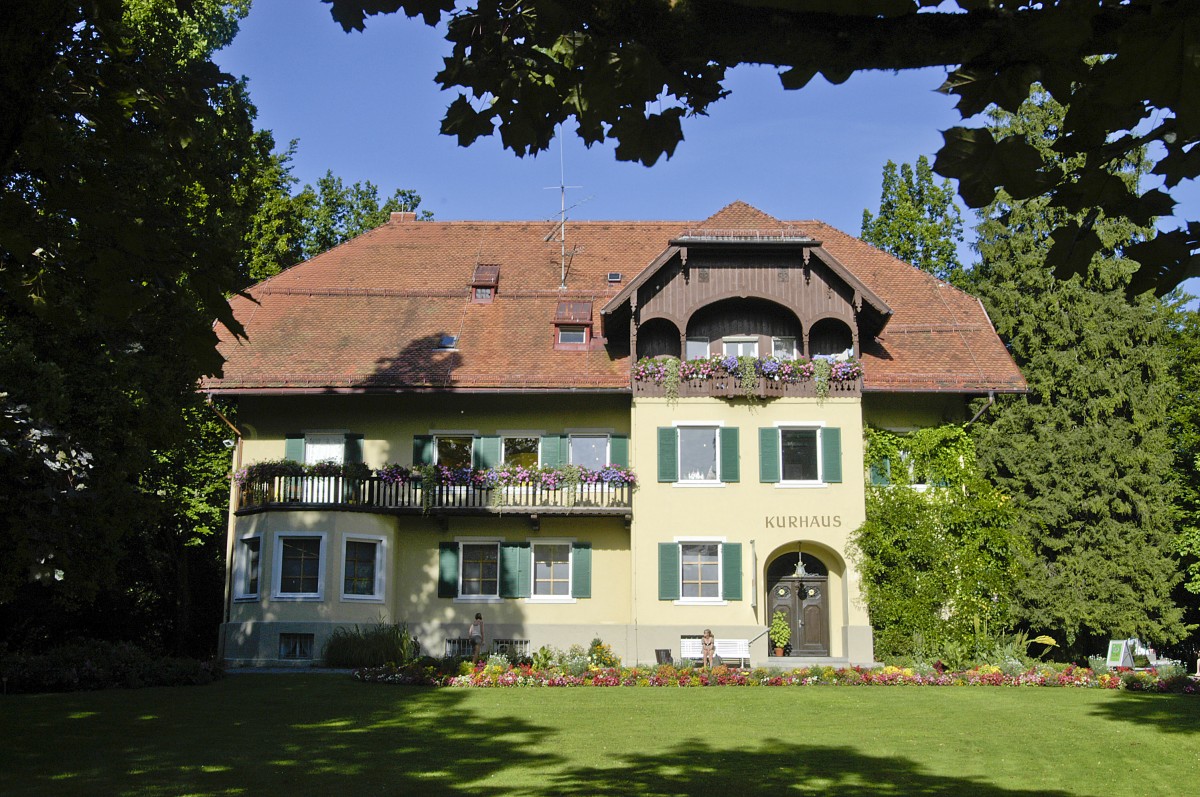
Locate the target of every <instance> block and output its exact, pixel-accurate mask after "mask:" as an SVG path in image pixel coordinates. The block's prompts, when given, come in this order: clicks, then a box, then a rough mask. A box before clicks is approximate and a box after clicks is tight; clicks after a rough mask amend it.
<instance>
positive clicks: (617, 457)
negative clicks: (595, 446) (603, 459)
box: [608, 434, 629, 468]
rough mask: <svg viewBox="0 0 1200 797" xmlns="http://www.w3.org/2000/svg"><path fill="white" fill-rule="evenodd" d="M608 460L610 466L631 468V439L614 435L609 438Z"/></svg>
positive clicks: (621, 435)
mask: <svg viewBox="0 0 1200 797" xmlns="http://www.w3.org/2000/svg"><path fill="white" fill-rule="evenodd" d="M608 458H609V460H610V462H609V463H608V464H610V465H620V466H621V467H622V468H628V467H629V438H628V437H627V436H626V435H623V434H614V435H612V436H611V437H609V438H608Z"/></svg>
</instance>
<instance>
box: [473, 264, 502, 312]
mask: <svg viewBox="0 0 1200 797" xmlns="http://www.w3.org/2000/svg"><path fill="white" fill-rule="evenodd" d="M499 285H500V266H499V265H498V264H496V263H479V264H477V265H476V266H475V274H474V275H473V276H472V277H471V301H472V302H474V303H475V304H491V302H492V300H493V299H495V298H496V288H497V287H499Z"/></svg>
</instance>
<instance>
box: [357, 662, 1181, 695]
mask: <svg viewBox="0 0 1200 797" xmlns="http://www.w3.org/2000/svg"><path fill="white" fill-rule="evenodd" d="M354 678H355V679H357V680H359V681H363V682H365V683H390V684H408V685H422V686H448V687H460V688H471V687H554V686H566V687H595V686H641V687H650V686H669V687H694V686H748V687H752V686H815V685H828V686H1041V687H1054V686H1057V687H1075V688H1081V689H1127V690H1129V691H1145V692H1174V693H1180V694H1195V693H1196V691H1197V684H1196V683H1195V682H1193V681H1192V680H1191V679H1189V678H1188V677H1187V676H1180V675H1175V674H1172V675H1165V676H1160V675H1159V673H1158V672H1157V671H1155V670H1137V671H1135V670H1125V669H1116V670H1113V671H1111V672H1107V673H1096V672H1094V671H1092V670H1090V669H1088V668H1087V667H1076V666H1074V665H1066V666H1062V665H1051V664H1046V665H1040V666H1037V667H1032V668H1030V669H1029V670H1027V671H1025V672H1021V673H1017V674H1006V673H1004V672H1002V671H1001V670H1000V669H999V668H997V667H990V666H984V667H978V668H976V669H973V670H967V671H964V672H943V673H937V672H931V673H918V672H917V671H915V670H913V669H911V668H901V667H881V668H875V669H866V668H862V667H847V668H841V669H835V668H834V667H828V666H825V667H801V668H797V669H792V670H779V669H775V668H762V667H759V668H755V669H745V670H744V669H736V668H731V667H725V666H720V667H714V668H712V669H711V670H704V669H699V668H692V667H677V666H674V665H670V664H660V665H657V666H651V667H590V668H588V670H587V671H586V672H584V673H583V674H581V675H571V674H568V673H567V672H565V671H564V670H563V669H562V668H559V667H550V668H544V669H535V668H534V667H533V666H532V665H529V664H520V665H517V666H500V665H497V664H495V663H493V662H489V663H486V664H485V663H482V662H481V663H479V664H476V665H474V667H473V668H470V670H469V672H466V673H463V674H454V673H446V672H444V669H440V668H438V667H436V666H433V665H429V664H425V665H416V666H409V667H397V666H394V665H385V666H383V667H370V668H364V669H360V670H357V671H355V673H354Z"/></svg>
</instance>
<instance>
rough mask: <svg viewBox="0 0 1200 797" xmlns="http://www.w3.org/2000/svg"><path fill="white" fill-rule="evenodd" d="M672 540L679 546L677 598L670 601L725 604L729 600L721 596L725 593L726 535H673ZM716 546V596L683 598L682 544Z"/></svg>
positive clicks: (689, 604)
mask: <svg viewBox="0 0 1200 797" xmlns="http://www.w3.org/2000/svg"><path fill="white" fill-rule="evenodd" d="M672 542H674V543H675V544H676V545H678V546H679V572H678V573H676V575H677V576H678V578H679V596H680V597H679V599H678V600H676V601H672V605H674V606H727V605H729V601H727V600H725V599H724V598H722V597H721V596H722V595H724V594H725V543H727V542H729V538H728V537H675V538H674V539H673V540H672ZM713 544H715V545H716V546H717V597H715V598H685V597H683V546H685V545H713Z"/></svg>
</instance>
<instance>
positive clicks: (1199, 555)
mask: <svg viewBox="0 0 1200 797" xmlns="http://www.w3.org/2000/svg"><path fill="white" fill-rule="evenodd" d="M1181 315H1182V319H1181V323H1180V324H1179V326H1178V327H1177V328H1176V329H1175V330H1174V331H1173V334H1172V349H1173V350H1174V352H1175V356H1176V365H1175V373H1176V374H1177V375H1178V379H1179V387H1178V390H1177V391H1176V394H1175V397H1174V400H1173V402H1172V413H1171V414H1172V422H1173V423H1172V430H1171V437H1172V439H1173V440H1174V441H1175V463H1176V469H1177V471H1178V473H1179V481H1180V496H1179V508H1180V518H1179V549H1180V553H1181V554H1183V555H1184V556H1185V557H1186V558H1185V566H1186V577H1185V580H1184V587H1185V588H1186V589H1187V590H1188V592H1191V593H1193V594H1194V595H1197V596H1200V312H1197V311H1196V310H1191V311H1188V312H1184V313H1182V314H1181Z"/></svg>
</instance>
